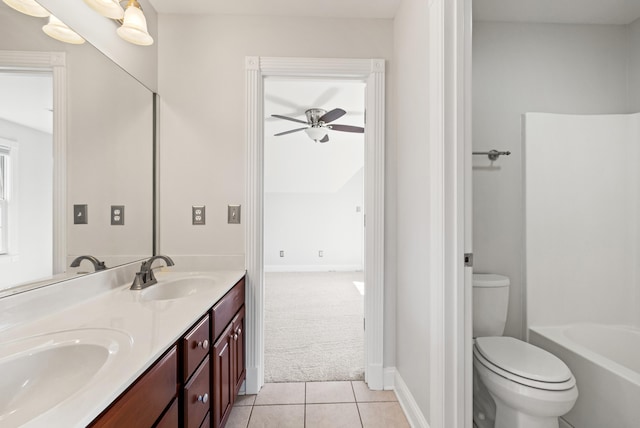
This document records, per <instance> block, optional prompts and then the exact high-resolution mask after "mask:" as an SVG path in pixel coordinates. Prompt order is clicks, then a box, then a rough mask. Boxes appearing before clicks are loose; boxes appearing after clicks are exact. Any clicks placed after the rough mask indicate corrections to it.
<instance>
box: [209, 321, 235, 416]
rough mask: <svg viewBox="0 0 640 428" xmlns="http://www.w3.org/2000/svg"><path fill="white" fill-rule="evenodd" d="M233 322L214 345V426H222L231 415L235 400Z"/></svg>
mask: <svg viewBox="0 0 640 428" xmlns="http://www.w3.org/2000/svg"><path fill="white" fill-rule="evenodd" d="M233 335H234V333H233V324H229V325H227V328H226V329H225V330H224V331H223V332H222V334H221V335H220V338H219V339H218V340H217V341H216V343H214V345H213V382H212V390H213V426H214V428H218V427H221V426H222V424H223V422H224V421H225V420H226V419H227V417H228V416H229V412H230V411H231V404H232V400H233V393H234V392H235V391H234V390H233V386H234V383H233V381H232V380H231V379H232V372H231V370H232V366H233V360H232V353H233V350H232V346H233Z"/></svg>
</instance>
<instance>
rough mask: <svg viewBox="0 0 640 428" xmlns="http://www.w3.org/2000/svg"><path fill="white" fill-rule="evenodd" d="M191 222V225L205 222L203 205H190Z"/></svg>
mask: <svg viewBox="0 0 640 428" xmlns="http://www.w3.org/2000/svg"><path fill="white" fill-rule="evenodd" d="M191 222H192V223H193V225H203V224H205V206H204V205H194V206H192V207H191Z"/></svg>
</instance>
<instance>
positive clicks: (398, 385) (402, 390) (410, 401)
mask: <svg viewBox="0 0 640 428" xmlns="http://www.w3.org/2000/svg"><path fill="white" fill-rule="evenodd" d="M395 391H396V396H397V397H398V402H399V403H400V407H402V410H403V411H404V415H405V416H406V417H407V420H408V421H409V425H410V426H411V427H412V428H429V423H428V422H427V418H425V416H424V415H423V414H422V412H421V411H420V406H418V403H417V402H416V400H415V399H414V398H413V395H411V391H410V390H409V387H407V384H406V383H404V380H403V379H402V376H400V373H397V372H396V377H395ZM432 393H433V391H432ZM431 422H432V423H433V419H432V420H431ZM433 426H434V427H436V426H440V425H435V424H434V425H433Z"/></svg>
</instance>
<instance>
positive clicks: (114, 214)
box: [111, 205, 124, 226]
mask: <svg viewBox="0 0 640 428" xmlns="http://www.w3.org/2000/svg"><path fill="white" fill-rule="evenodd" d="M111 226H124V205H111Z"/></svg>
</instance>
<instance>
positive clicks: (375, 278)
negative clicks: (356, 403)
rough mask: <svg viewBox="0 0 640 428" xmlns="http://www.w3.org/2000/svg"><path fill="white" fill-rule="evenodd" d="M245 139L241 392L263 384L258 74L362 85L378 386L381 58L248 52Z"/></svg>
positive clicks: (371, 373)
mask: <svg viewBox="0 0 640 428" xmlns="http://www.w3.org/2000/svg"><path fill="white" fill-rule="evenodd" d="M245 70H246V76H245V78H246V82H245V83H246V127H245V129H246V133H247V134H246V141H247V170H246V179H247V189H246V195H247V201H246V211H245V212H246V214H245V215H246V217H245V218H246V220H245V227H246V231H245V247H246V254H247V255H246V269H247V281H246V287H247V288H246V290H247V292H246V306H247V333H248V334H247V361H246V363H247V392H248V393H250V394H255V393H257V392H258V391H259V390H260V388H261V387H262V385H263V383H264V345H263V344H264V330H263V319H264V313H263V312H264V311H263V300H264V294H263V287H264V254H263V252H264V248H263V233H264V231H263V209H264V207H263V192H264V188H263V183H262V181H263V176H264V171H263V160H264V149H263V120H264V114H263V106H262V102H263V79H264V77H267V76H297V77H324V78H341V79H358V80H363V81H365V82H366V83H367V86H366V94H365V96H366V112H367V118H366V129H367V132H366V133H365V213H366V222H367V224H366V229H365V263H366V266H365V283H366V284H367V293H366V295H365V318H366V320H367V329H366V332H365V354H366V365H365V380H366V381H367V383H368V385H369V388H371V389H376V390H380V389H382V388H383V386H384V374H383V340H382V339H383V331H384V324H383V321H384V320H383V308H384V153H385V151H384V146H385V144H384V135H385V61H384V60H382V59H332V58H266V57H247V58H246V59H245Z"/></svg>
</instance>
